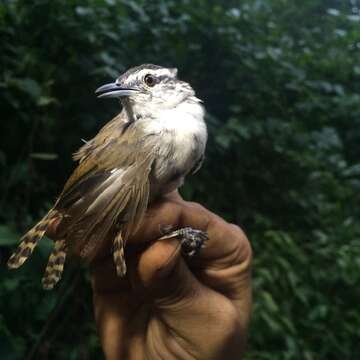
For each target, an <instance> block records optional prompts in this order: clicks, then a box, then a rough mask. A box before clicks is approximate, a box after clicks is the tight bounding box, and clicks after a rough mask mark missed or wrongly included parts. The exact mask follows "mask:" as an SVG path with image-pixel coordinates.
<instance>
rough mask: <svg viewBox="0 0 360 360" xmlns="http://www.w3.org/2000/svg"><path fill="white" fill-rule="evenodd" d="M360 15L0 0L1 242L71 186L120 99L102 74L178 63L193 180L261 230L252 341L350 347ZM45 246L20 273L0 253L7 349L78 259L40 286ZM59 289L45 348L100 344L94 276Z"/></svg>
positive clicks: (313, 349) (300, 354)
mask: <svg viewBox="0 0 360 360" xmlns="http://www.w3.org/2000/svg"><path fill="white" fill-rule="evenodd" d="M359 20H360V12H359V4H358V3H357V1H356V0H351V1H340V0H331V1H327V2H324V1H321V0H306V1H301V2H300V1H296V0H292V1H291V0H271V1H265V0H257V1H250V0H245V1H242V2H241V4H240V5H239V2H235V1H227V2H224V3H221V2H214V1H210V0H207V1H205V0H195V1H191V2H190V1H188V0H177V1H175V0H170V1H164V0H156V1H155V0H154V1H151V2H150V1H145V0H141V1H136V2H135V1H130V0H122V1H115V0H83V1H80V0H71V1H67V0H56V1H52V0H36V1H29V2H24V1H20V0H7V1H6V0H5V1H3V2H2V3H1V4H0V39H1V44H2V51H1V54H0V67H1V69H3V71H2V72H1V74H0V90H1V102H0V109H1V114H2V121H1V125H0V126H1V128H0V129H1V131H0V140H1V141H0V144H1V145H0V189H1V193H0V207H1V208H0V220H1V222H2V224H3V225H1V226H0V256H1V258H2V259H6V258H7V256H8V255H9V253H10V248H12V247H13V245H14V242H15V239H16V237H17V235H16V234H17V233H21V232H22V231H24V230H25V229H26V228H27V227H29V226H30V225H31V224H33V222H34V221H35V220H36V219H38V218H39V217H40V216H41V214H42V213H44V212H45V210H46V209H47V208H48V207H49V205H50V204H51V202H52V201H53V199H54V198H55V196H56V194H57V193H58V192H59V191H60V190H61V186H62V184H63V183H64V180H65V179H66V178H67V176H68V175H69V173H70V171H71V169H72V168H73V164H72V163H71V161H70V154H71V152H73V151H74V150H76V148H77V147H79V146H80V145H81V141H80V139H81V138H85V139H87V138H90V137H92V136H93V135H94V134H95V133H96V131H97V130H98V129H99V128H100V126H101V125H102V124H104V123H105V122H106V121H108V120H109V119H110V118H111V116H113V115H114V114H115V113H116V111H118V109H117V105H116V103H114V104H111V103H109V102H106V103H105V102H101V101H97V100H96V99H95V97H94V95H93V90H94V89H95V88H96V87H97V86H98V85H101V84H102V83H104V82H106V80H107V79H108V80H111V79H113V78H114V77H116V76H117V75H118V74H119V73H121V72H122V71H123V70H125V69H126V68H128V67H129V66H133V65H137V64H141V63H145V62H153V63H157V64H163V65H169V66H177V67H178V68H179V70H180V75H181V77H182V78H184V79H185V80H189V81H190V82H191V84H192V85H193V86H194V87H195V88H196V89H197V92H198V95H199V97H200V98H202V99H203V100H204V102H205V105H206V108H207V111H208V124H209V128H210V140H209V146H208V155H207V160H206V162H205V166H204V168H203V170H202V171H201V172H200V173H199V174H198V175H197V176H196V177H195V178H192V179H189V181H188V184H187V185H186V187H185V188H184V191H183V193H184V194H186V195H187V197H189V198H191V199H193V200H196V201H199V202H202V203H204V205H206V206H208V207H210V208H211V209H213V210H214V211H216V212H219V213H220V214H222V215H223V216H224V217H226V218H227V219H228V220H229V221H233V222H236V223H238V224H240V225H241V226H243V227H244V228H245V230H246V232H247V234H248V235H249V237H250V240H251V242H252V245H253V248H254V301H255V305H254V316H253V322H252V328H251V333H250V345H249V352H248V354H247V358H248V359H299V358H300V359H307V360H311V359H333V358H334V359H335V358H336V359H356V358H358V357H359V356H360V345H359V339H360V311H359V310H358V309H359V306H358V301H359V299H360V290H359V286H358V284H359V283H360V272H359V267H360V260H359V259H360V241H359V237H360V224H359V222H358V219H359V215H360V205H359V204H360V195H359V194H360V191H359V190H360V163H359V159H360V126H359V125H360V85H359V84H360V82H359V79H360V65H359V64H360V52H359V44H360V22H359ZM215 189H216V191H214V190H215ZM46 255H47V247H46V243H45V245H43V246H42V249H41V251H37V252H36V254H35V258H34V259H32V260H31V261H30V263H29V264H26V265H25V267H24V269H22V270H19V271H17V272H16V273H10V272H9V271H7V270H6V269H5V267H4V266H3V264H4V261H2V262H1V264H2V265H1V266H2V267H1V268H0V277H1V279H2V280H1V282H0V309H1V312H0V358H1V359H18V358H23V357H24V354H25V353H29V351H30V349H31V346H32V345H33V344H34V343H35V342H36V341H37V339H38V338H39V334H40V332H41V331H42V329H43V326H44V324H45V323H46V320H47V319H48V318H49V316H51V315H50V314H51V313H52V311H53V308H54V307H55V304H56V303H57V299H59V298H63V294H64V293H66V289H67V288H68V287H69V286H70V285H71V284H72V283H73V282H74V280H73V276H75V277H76V276H77V275H74V273H73V272H71V271H70V272H68V276H67V278H66V279H65V281H63V282H62V284H61V286H60V288H59V289H58V290H56V291H55V292H53V293H46V294H43V292H42V290H41V288H40V274H41V272H42V270H43V269H42V268H43V266H44V265H45V261H46V260H45V259H46ZM70 288H71V286H70ZM73 288H74V287H73ZM65 299H66V301H64V302H63V304H60V305H61V311H60V315H59V313H58V314H57V316H56V317H55V318H56V321H55V322H53V323H52V324H51V326H50V329H49V332H48V334H49V335H48V336H47V337H46V341H44V342H43V343H42V344H41V346H40V347H39V351H38V353H37V355H36V358H46V357H48V356H49V357H51V358H58V359H73V358H74V359H75V358H79V357H83V358H99V356H100V355H99V354H100V353H101V350H100V347H99V343H98V340H97V338H96V335H95V329H94V324H93V318H92V312H91V300H90V299H91V295H90V290H89V287H88V285H87V282H86V281H83V279H80V280H78V282H77V283H76V295H75V293H74V292H70V294H69V295H67V297H65Z"/></svg>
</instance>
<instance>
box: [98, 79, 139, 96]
mask: <svg viewBox="0 0 360 360" xmlns="http://www.w3.org/2000/svg"><path fill="white" fill-rule="evenodd" d="M137 91H138V90H136V89H132V88H126V87H123V86H121V85H118V84H117V83H111V84H105V85H103V86H100V87H99V88H97V89H96V90H95V94H96V95H97V97H98V98H103V97H115V98H118V97H122V96H129V95H132V94H134V93H136V92H137Z"/></svg>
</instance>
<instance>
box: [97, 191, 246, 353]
mask: <svg viewBox="0 0 360 360" xmlns="http://www.w3.org/2000/svg"><path fill="white" fill-rule="evenodd" d="M160 225H172V226H173V227H174V228H175V229H178V228H182V227H185V226H190V227H192V228H194V229H200V230H203V231H206V232H207V233H208V235H209V240H207V242H206V243H205V247H204V248H203V249H201V251H200V253H199V254H198V255H197V256H195V257H194V258H191V259H184V258H183V256H181V248H180V246H179V240H177V239H167V240H161V241H154V240H156V239H157V238H159V237H161V235H162V234H161V232H160ZM134 244H136V246H133V245H134ZM141 244H143V245H144V246H143V248H142V250H141V251H139V250H136V248H138V249H139V247H141ZM107 252H108V253H109V254H110V246H108V248H107V251H105V253H107ZM126 257H127V264H128V273H127V276H126V277H125V278H124V279H119V278H118V276H117V275H116V272H115V267H114V264H113V260H112V256H110V255H109V256H108V257H107V258H105V259H103V260H99V261H97V262H95V264H93V266H92V287H93V297H94V310H95V319H96V323H97V327H98V331H99V335H100V339H101V343H102V347H103V350H104V353H105V356H106V359H108V360H115V359H128V360H141V359H154V360H158V359H177V360H179V359H199V360H210V359H213V360H218V359H227V360H232V359H237V360H238V359H241V358H242V354H243V352H244V348H245V341H246V335H247V328H248V324H249V318H250V312H251V269H250V264H251V248H250V245H249V242H248V240H247V238H246V236H245V235H244V233H243V232H242V231H241V230H240V229H239V228H238V227H237V226H235V225H232V224H229V223H226V222H225V221H224V220H223V219H221V218H219V217H218V216H216V215H215V214H213V213H211V212H210V211H208V210H206V209H205V208H203V207H202V206H200V205H198V204H195V203H190V202H186V201H184V200H183V199H182V198H181V197H180V196H179V195H178V194H177V193H171V194H169V195H167V196H165V197H164V198H163V199H162V200H161V201H159V202H158V203H156V204H153V205H152V206H151V207H150V209H149V210H148V212H147V216H146V218H145V220H144V222H143V224H142V226H141V228H140V229H139V230H138V231H137V233H136V234H135V235H134V236H133V237H132V238H131V239H130V240H129V242H128V245H127V248H126Z"/></svg>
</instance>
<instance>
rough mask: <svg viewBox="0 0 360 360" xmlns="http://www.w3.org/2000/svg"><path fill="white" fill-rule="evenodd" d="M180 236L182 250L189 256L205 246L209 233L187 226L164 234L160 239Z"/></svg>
mask: <svg viewBox="0 0 360 360" xmlns="http://www.w3.org/2000/svg"><path fill="white" fill-rule="evenodd" d="M171 238H179V239H180V244H181V250H182V252H183V254H184V255H185V256H187V257H193V256H194V255H196V254H197V253H198V252H199V251H200V249H202V248H203V247H204V246H205V241H206V240H208V238H209V237H208V235H207V233H206V232H204V231H202V230H196V229H193V228H191V227H185V228H182V229H179V230H175V231H173V232H170V233H168V234H166V235H164V236H162V237H161V238H160V239H159V240H164V239H171Z"/></svg>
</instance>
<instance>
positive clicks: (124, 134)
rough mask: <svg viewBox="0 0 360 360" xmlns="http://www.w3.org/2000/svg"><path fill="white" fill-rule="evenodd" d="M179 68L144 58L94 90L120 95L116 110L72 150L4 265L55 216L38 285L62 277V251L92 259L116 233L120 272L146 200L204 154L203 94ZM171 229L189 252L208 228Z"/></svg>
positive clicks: (172, 184) (25, 253) (17, 260)
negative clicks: (47, 202) (53, 190)
mask: <svg viewBox="0 0 360 360" xmlns="http://www.w3.org/2000/svg"><path fill="white" fill-rule="evenodd" d="M177 73H178V71H177V69H176V68H167V67H162V66H159V65H153V64H143V65H140V66H136V67H133V68H130V69H129V70H127V71H126V72H125V73H123V74H122V75H120V76H119V77H118V78H117V79H116V81H115V82H112V83H109V84H106V85H103V86H101V87H99V88H98V89H97V90H96V91H95V94H96V95H97V97H98V98H117V99H119V100H120V103H121V111H120V113H119V114H118V115H116V116H115V117H114V118H113V119H112V120H111V121H110V122H108V123H107V124H105V126H104V127H103V128H102V129H101V130H100V131H99V132H98V133H97V135H96V136H95V137H94V138H93V139H91V140H89V141H84V144H83V145H82V146H81V147H80V149H79V150H78V151H77V152H75V153H74V154H73V159H74V160H75V161H78V166H77V167H76V168H75V170H74V172H73V173H72V175H71V176H70V177H69V179H68V180H67V181H66V183H65V186H64V188H63V190H62V192H61V193H60V195H59V197H58V198H57V200H56V201H55V203H54V205H53V207H52V208H51V209H50V210H49V211H48V213H47V214H46V215H45V216H44V217H43V218H42V219H41V220H40V221H39V222H38V223H37V224H36V225H35V226H34V227H33V228H31V229H30V230H29V231H28V232H27V233H26V234H25V235H24V236H23V237H22V238H21V243H20V245H19V246H18V247H17V249H16V250H15V252H14V253H13V254H12V255H11V257H10V258H9V260H8V263H7V264H8V267H9V268H10V269H16V268H18V267H20V266H21V265H22V264H23V263H24V262H25V261H26V260H27V259H28V258H29V257H30V256H31V254H32V252H33V250H34V248H35V247H36V245H37V244H38V243H39V241H40V240H41V238H42V237H43V236H44V235H45V234H46V230H47V229H48V227H49V225H50V224H51V223H52V222H53V221H57V222H58V223H59V225H58V227H57V234H58V235H59V238H58V239H56V240H55V241H54V247H53V250H52V252H51V254H50V256H49V259H48V263H47V266H46V269H45V273H44V276H43V278H42V285H43V288H44V289H48V290H50V289H52V288H54V286H55V285H56V284H57V283H58V281H59V280H60V279H61V276H62V272H63V269H64V263H65V259H66V256H67V255H68V253H71V251H72V250H73V249H74V248H75V247H76V248H77V249H80V255H81V257H83V258H86V259H88V261H91V260H93V259H94V257H95V256H96V253H97V251H98V250H99V248H100V246H101V244H102V243H103V242H104V241H105V239H106V238H107V237H108V236H109V234H115V235H114V239H113V246H112V256H113V261H114V264H115V268H116V273H117V274H118V276H119V277H123V276H125V274H126V262H125V257H124V247H125V244H126V241H127V240H128V238H129V236H130V235H131V234H133V233H134V232H135V231H136V230H137V229H138V228H139V225H140V224H141V221H142V219H143V218H144V215H145V212H146V210H147V208H148V206H149V205H150V204H151V203H152V202H154V201H155V200H156V199H158V198H159V197H161V196H162V195H164V194H167V193H170V192H172V191H174V190H176V189H178V188H179V187H180V186H181V185H182V184H183V183H184V179H185V177H186V176H187V175H189V174H192V173H195V172H196V171H197V170H199V168H200V167H201V165H202V163H203V160H204V153H205V148H206V142H207V127H206V123H205V120H204V118H205V109H204V106H203V102H202V101H201V100H200V99H199V98H197V96H196V94H195V91H194V90H193V88H192V87H191V85H190V84H189V83H187V82H185V81H182V80H180V79H178V76H177ZM165 225H166V224H165ZM170 237H178V238H179V239H180V241H181V244H183V245H184V246H183V248H184V249H185V250H184V251H185V253H186V254H187V255H188V256H192V255H194V254H195V253H196V252H197V251H198V250H199V249H200V248H201V247H202V246H203V245H204V242H205V241H206V239H207V234H206V233H204V232H202V231H201V230H197V229H192V228H189V227H185V228H182V229H177V230H173V231H171V229H169V230H168V231H167V232H166V233H165V234H164V236H163V237H162V238H170Z"/></svg>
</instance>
